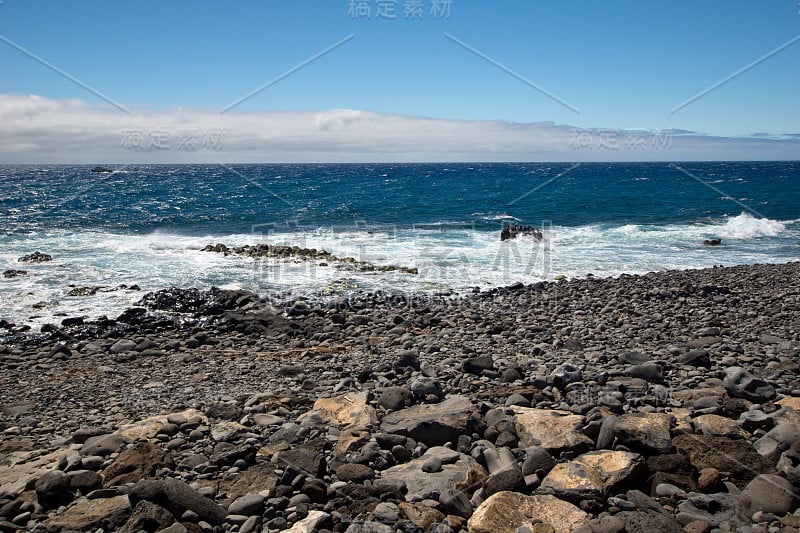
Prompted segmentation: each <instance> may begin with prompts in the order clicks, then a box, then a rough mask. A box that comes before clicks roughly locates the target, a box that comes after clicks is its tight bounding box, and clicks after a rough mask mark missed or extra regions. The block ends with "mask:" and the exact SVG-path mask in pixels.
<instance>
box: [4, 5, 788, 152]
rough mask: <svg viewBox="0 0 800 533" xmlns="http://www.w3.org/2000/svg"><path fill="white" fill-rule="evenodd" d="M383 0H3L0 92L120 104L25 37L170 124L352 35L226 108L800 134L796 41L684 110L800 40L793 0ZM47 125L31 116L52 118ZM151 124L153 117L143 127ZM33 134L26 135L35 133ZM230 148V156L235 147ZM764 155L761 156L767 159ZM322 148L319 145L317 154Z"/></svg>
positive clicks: (94, 106) (100, 105)
mask: <svg viewBox="0 0 800 533" xmlns="http://www.w3.org/2000/svg"><path fill="white" fill-rule="evenodd" d="M382 1H383V0H369V1H368V2H366V3H367V4H369V6H370V11H371V12H370V17H369V18H367V17H360V18H354V17H353V16H351V15H352V13H350V12H349V11H350V6H349V4H350V1H349V0H307V1H296V0H295V1H292V2H290V1H280V2H279V1H264V2H240V3H231V5H228V4H223V3H221V2H202V1H193V2H184V1H176V2H150V1H139V2H99V1H82V2H56V1H31V0H2V3H0V37H2V39H3V41H2V42H0V72H2V75H0V94H3V95H8V97H9V100H7V102H6V104H7V107H9V108H10V107H11V106H17V108H19V106H20V105H21V104H20V103H19V101H18V100H17V99H15V98H17V97H22V96H28V95H36V96H37V97H40V98H41V99H43V100H42V101H45V102H51V101H59V102H60V101H64V100H78V101H80V102H81V103H83V104H85V105H87V106H89V108H91V111H92V112H97V110H98V109H101V110H104V111H105V112H107V113H108V114H109V116H111V115H112V114H113V113H121V112H119V111H116V110H114V109H113V108H110V109H109V108H108V107H109V106H107V105H106V103H105V102H104V101H103V99H102V98H100V97H98V96H97V95H96V94H93V93H92V92H90V91H88V90H87V89H85V88H84V87H81V86H80V85H78V84H76V83H74V82H73V81H70V80H68V79H66V78H65V77H63V76H61V75H59V74H58V73H55V72H54V71H53V70H51V69H49V68H47V67H45V66H43V65H42V64H40V63H39V62H37V61H35V60H33V59H31V57H30V56H29V55H27V54H26V53H23V52H21V51H20V50H19V49H17V48H15V47H14V46H12V45H11V44H9V43H13V44H15V45H17V46H19V47H22V48H24V49H25V50H27V51H28V52H30V53H33V54H36V55H37V56H39V57H40V58H42V59H44V60H46V61H47V62H49V63H50V64H52V65H54V66H55V67H57V68H59V69H61V70H62V71H64V72H66V73H68V74H69V75H70V76H72V77H74V78H75V79H77V80H79V81H80V82H81V83H83V84H85V85H88V86H90V87H92V88H93V89H95V90H96V91H98V92H100V93H102V94H104V95H106V96H107V97H109V98H110V99H113V100H114V101H115V102H119V103H121V104H122V105H123V106H125V107H126V108H128V109H129V110H131V112H132V113H133V114H148V113H149V114H151V115H149V116H150V117H151V118H153V116H156V117H157V118H154V119H153V120H156V121H158V122H159V123H162V124H166V123H171V119H170V117H169V116H168V115H170V114H171V116H172V118H174V116H175V114H176V113H181V112H183V113H185V114H186V115H187V116H188V115H191V113H193V112H196V111H197V110H203V112H215V111H218V110H219V109H221V108H224V107H225V106H227V105H229V104H231V103H232V102H235V101H237V100H238V99H239V98H241V97H242V96H244V95H246V94H248V93H249V92H251V91H252V90H254V89H256V88H258V87H260V86H262V85H263V84H264V83H266V82H268V81H270V80H272V79H274V78H275V77H276V76H279V75H281V74H282V73H285V72H287V71H288V70H290V69H292V68H294V67H296V66H297V65H298V64H300V63H302V62H303V61H305V60H307V59H308V58H310V57H313V56H315V55H316V54H318V53H320V52H321V51H323V50H325V49H326V48H328V47H330V46H331V45H333V44H334V43H337V42H339V41H341V40H342V39H345V38H348V37H350V36H352V38H351V39H350V40H348V41H346V42H345V43H343V44H341V45H340V46H338V47H337V48H336V49H334V50H332V51H330V52H329V53H327V54H325V55H324V56H322V57H320V58H318V59H317V60H315V61H313V62H311V63H309V64H308V65H306V66H305V67H303V68H300V69H298V70H297V71H295V72H294V73H293V74H291V75H289V76H287V77H286V78H285V79H282V80H281V81H279V82H277V83H276V84H275V85H273V86H272V87H269V88H268V89H266V90H264V91H262V92H260V93H258V94H257V95H255V96H253V97H252V98H250V99H248V100H247V101H245V102H243V103H241V104H240V105H238V106H236V107H235V108H233V109H232V110H231V111H230V112H229V113H233V114H244V115H246V114H248V113H249V114H253V113H255V114H258V113H262V112H287V111H293V112H298V111H299V112H328V111H330V110H358V111H364V112H370V113H375V114H378V116H382V115H385V114H389V115H401V116H409V117H427V118H435V119H444V120H450V121H452V120H464V121H504V122H505V123H511V124H514V123H523V124H527V123H539V122H546V121H550V122H553V123H555V124H556V125H563V126H564V127H568V128H609V129H615V130H620V131H622V130H647V131H656V130H667V129H676V130H687V131H691V132H697V133H699V134H702V135H704V136H708V137H714V138H718V137H719V138H723V137H724V138H731V137H732V138H737V139H739V140H741V139H740V138H741V137H748V136H751V135H752V134H756V133H758V134H768V136H769V137H775V136H782V135H785V134H796V133H800V100H798V96H797V95H798V94H800V40H798V41H797V42H795V43H794V44H792V45H790V46H787V47H786V48H785V49H783V50H781V51H779V52H777V53H774V55H772V56H771V57H768V58H766V59H764V60H763V61H761V62H759V63H758V64H756V65H754V66H752V68H750V69H749V70H747V71H745V72H743V73H741V75H739V76H737V77H735V78H733V79H731V80H730V81H728V82H727V83H724V84H723V85H721V86H720V87H718V88H717V89H715V90H713V91H711V92H709V93H708V94H706V95H705V96H703V97H702V98H699V99H697V100H696V101H694V102H692V103H690V104H689V105H687V106H686V107H684V108H682V109H680V110H678V111H676V112H671V110H673V109H674V108H675V107H676V106H677V105H679V104H681V103H683V102H685V101H686V100H687V99H689V98H691V97H693V96H695V95H697V94H698V93H700V92H701V91H704V90H706V89H708V88H709V87H711V86H713V85H714V84H717V83H719V82H720V81H721V80H724V79H725V78H727V77H729V76H731V75H732V74H734V73H736V72H737V71H739V70H740V69H742V68H743V67H745V66H747V65H749V64H751V63H752V62H754V61H756V60H758V59H759V58H762V57H763V56H765V55H766V54H768V53H770V52H771V51H774V50H775V49H776V48H778V47H780V46H781V45H785V44H786V43H789V42H790V41H791V40H792V39H795V38H797V37H798V36H800V13H799V12H800V5H798V1H797V0H788V1H787V0H774V1H769V2H758V3H757V2H751V1H730V0H727V1H703V2H697V1H670V2H658V3H654V2H641V1H638V2H633V1H612V2H603V3H600V2H589V1H573V0H567V1H564V2H548V3H545V2H534V1H530V0H528V1H510V0H509V1H502V0H500V1H497V2H489V1H477V0H452V1H451V2H449V4H450V6H449V10H450V12H449V16H441V15H440V16H437V17H434V16H433V15H432V14H431V7H432V6H431V4H432V3H433V1H434V0H423V2H422V4H423V13H422V16H421V17H420V18H416V19H404V17H403V12H404V9H405V5H406V4H407V3H408V2H409V0H396V1H394V2H392V1H387V2H383V3H384V4H387V5H394V6H395V12H396V14H397V17H398V18H397V19H393V20H392V19H385V18H377V16H376V15H377V11H378V10H379V9H380V6H379V4H380V3H381V2H382ZM447 35H450V36H451V37H452V38H448V37H447ZM455 39H458V41H460V42H461V43H463V45H460V44H459V43H458V42H456V41H455ZM467 47H469V48H471V49H472V51H470V50H468V49H467ZM475 52H477V54H476V53H475ZM479 54H481V55H483V56H484V57H479ZM487 58H491V59H493V60H495V61H496V62H498V63H500V64H502V65H503V66H505V67H507V68H508V69H511V70H513V71H514V72H515V73H516V74H518V75H519V76H521V77H524V78H525V79H527V80H529V81H530V82H532V83H533V84H535V85H537V86H538V87H540V88H541V89H544V90H546V91H547V92H549V93H550V94H551V95H553V96H554V97H555V99H554V98H550V97H548V96H547V95H545V94H543V93H542V92H540V91H539V90H537V89H536V88H533V87H531V86H530V85H528V84H526V83H524V82H523V81H520V80H519V79H517V78H515V77H514V76H512V75H510V74H509V73H508V72H505V71H504V70H502V69H501V68H500V67H499V66H498V65H497V64H493V63H492V62H491V61H489V60H487ZM556 99H557V100H560V101H561V102H564V103H567V104H569V105H570V106H573V107H575V108H577V109H578V110H579V112H575V111H574V110H573V109H570V108H569V107H568V106H567V105H563V104H562V103H560V102H559V101H556ZM176 110H177V111H176ZM6 111H7V112H9V113H10V111H8V109H7V110H6ZM30 113H33V112H30ZM121 114H122V115H124V113H121ZM154 114H155V115H154ZM37 116H38V115H37ZM257 116H263V115H257ZM303 116H305V115H303ZM128 118H129V117H128ZM238 118H241V117H238ZM71 120H74V116H73V118H71ZM109 120H118V117H113V118H111V119H109ZM120 120H121V119H120ZM187 120H188V119H187ZM375 120H379V119H375ZM98 121H99V122H103V120H100V119H98ZM40 122H41V121H40ZM40 122H37V123H36V124H38V126H36V127H40V128H46V127H47V126H46V124H45V123H43V122H42V123H40ZM11 123H12V121H10V120H7V121H6V125H5V126H3V125H2V124H0V136H2V138H3V139H9V138H12V139H13V138H20V135H21V133H19V132H17V131H14V130H12V129H11V128H12V126H10V125H9V124H11ZM148 127H154V126H142V128H143V129H144V130H145V131H147V128H148ZM225 127H226V131H227V129H228V128H232V127H235V126H233V125H226V126H225ZM79 129H80V128H79ZM4 130H5V131H4ZM32 131H33V130H30V129H28V130H26V131H25V132H24V133H25V134H26V135H29V136H30V137H31V138H33V137H35V135H34V133H33V132H32ZM248 131H249V130H248ZM47 133H54V132H53V131H49V130H48V132H47ZM84 133H85V132H84ZM290 133H291V132H290ZM288 134H289V133H287V135H288ZM293 134H297V132H294V133H293ZM40 137H42V138H45V137H47V135H41V136H40ZM234 137H236V135H235V132H231V134H230V135H229V138H231V139H232V138H234ZM781 139H782V140H781V142H784V141H785V138H783V137H781ZM706 140H707V139H706ZM773 140H774V139H773ZM720 142H722V141H720ZM737 142H738V141H737ZM114 143H115V145H116V144H119V143H118V142H117V141H116V140H115V141H114ZM228 146H229V147H230V149H231V151H233V149H234V146H235V145H232V144H229V145H228ZM265 146H266V145H265ZM270 146H272V145H270ZM715 146H716V145H715ZM720 146H721V145H720ZM572 148H573V151H574V146H573V147H572ZM17 149H18V150H21V149H22V148H19V146H18V147H17ZM464 149H465V150H468V149H467V148H466V147H465V148H464ZM716 149H721V148H719V147H717V148H716ZM748 149H749V148H748V147H747V146H743V145H741V143H739V144H737V145H736V150H739V151H740V150H745V151H746V150H748ZM293 150H296V147H295V148H293ZM781 150H783V151H782V152H780V153H781V154H784V155H783V156H782V157H785V156H786V154H788V155H789V156H791V155H792V154H795V155H796V157H797V158H800V150H798V148H797V139H795V140H794V141H792V142H790V143H789V144H784V145H782V146H781ZM45 151H46V150H45ZM39 152H42V150H41V147H39ZM39 152H36V151H32V152H31V156H30V157H33V158H35V157H37V156H36V153H39ZM381 153H382V154H384V155H385V151H384V152H381ZM720 153H721V154H722V155H723V156H724V155H725V152H720ZM737 153H738V152H737ZM128 155H130V154H128ZM251 155H252V154H251ZM290 155H291V154H289V153H288V152H287V153H286V154H283V155H282V157H289V156H290ZM475 155H476V157H477V158H478V159H483V158H485V157H483V158H482V157H478V156H480V155H484V156H486V155H487V154H486V153H481V152H476V154H475ZM520 155H522V156H524V155H525V154H514V155H511V156H509V157H511V158H512V159H516V158H518V157H519V156H520ZM535 155H536V153H533V154H532V156H535ZM572 155H574V154H572ZM594 155H595V156H597V155H598V154H594ZM713 155H714V154H712V156H713ZM734 155H735V154H734ZM760 155H763V153H762V152H757V151H753V157H754V158H761V157H759V156H760ZM0 156H3V157H6V158H10V159H13V157H11V156H9V155H8V153H3V152H0ZM172 156H173V159H174V158H175V154H172ZM230 156H233V153H231V154H230ZM569 156H570V153H569V152H568V153H567V154H566V155H565V158H566V159H571V157H569ZM606 156H608V158H612V159H613V158H623V159H624V158H626V157H628V156H627V155H626V154H624V153H621V152H620V153H615V154H603V157H600V158H605V157H606ZM743 156H744V157H745V158H746V157H747V153H744V154H743ZM159 157H166V155H164V154H162V155H160V156H159ZM320 157H321V156H320V152H319V151H317V152H315V155H314V156H313V157H311V156H310V159H315V158H316V159H320ZM730 158H733V157H730ZM167 159H169V157H167ZM266 159H269V157H266ZM300 159H302V157H301V158H300ZM367 159H369V158H367Z"/></svg>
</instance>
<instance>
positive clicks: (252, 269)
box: [0, 213, 800, 323]
mask: <svg viewBox="0 0 800 533" xmlns="http://www.w3.org/2000/svg"><path fill="white" fill-rule="evenodd" d="M799 237H800V221H777V220H770V219H761V218H757V217H754V216H752V215H750V214H747V213H742V214H740V215H737V216H731V217H728V218H725V219H720V220H717V221H711V222H706V223H694V224H673V225H658V226H657V225H644V224H623V225H610V224H605V225H601V224H593V225H587V226H578V227H567V226H553V227H551V228H545V232H544V241H543V242H539V241H536V240H535V239H533V238H531V237H523V238H518V239H514V240H510V241H502V242H501V241H500V239H499V235H498V233H497V232H494V231H478V230H476V229H475V228H474V226H473V224H472V223H469V222H467V223H457V222H449V223H440V224H425V225H420V226H417V227H413V226H412V227H409V228H395V227H390V228H384V229H382V230H374V231H364V230H348V231H338V230H328V229H323V228H318V229H313V230H309V231H305V232H296V233H291V234H289V233H286V234H274V235H265V236H264V235H256V234H236V235H205V236H186V235H175V234H171V233H168V232H155V233H151V234H148V235H118V234H112V233H107V232H99V231H96V232H84V233H74V232H71V231H67V230H60V231H55V230H49V231H47V232H39V233H32V234H28V235H4V236H2V237H0V244H2V247H0V250H2V251H0V267H2V270H6V269H22V270H27V271H28V275H25V276H21V277H18V278H14V279H5V278H0V302H2V305H0V318H6V319H9V320H11V321H16V322H19V323H44V322H58V321H60V320H61V318H63V316H76V315H86V316H90V317H96V316H99V315H101V314H105V315H108V316H112V317H113V316H116V315H117V314H118V313H119V312H120V311H122V310H123V309H124V308H126V307H128V306H130V305H131V304H133V303H134V302H136V301H137V300H138V299H139V298H141V296H142V294H143V292H144V291H149V290H156V289H159V288H164V287H170V286H177V287H199V288H208V287H211V286H221V287H225V288H245V289H251V290H254V291H256V292H258V293H259V294H262V295H276V294H281V295H292V294H293V295H301V294H304V295H317V296H331V295H336V294H346V293H348V292H349V291H353V290H358V289H363V290H375V289H384V290H396V291H410V292H417V291H428V292H432V291H443V290H453V291H457V292H466V291H467V290H469V289H470V288H471V287H476V286H477V287H480V288H482V289H488V288H491V287H494V286H501V285H508V284H511V283H514V282H517V281H521V282H523V283H532V282H535V281H539V280H552V279H553V278H554V277H555V276H558V275H566V276H568V277H582V276H586V275H587V274H589V273H592V274H594V275H597V276H616V275H619V274H621V273H644V272H648V271H654V270H664V269H676V268H677V269H683V268H702V267H709V266H711V265H716V264H725V265H733V264H742V263H756V262H759V263H775V262H786V261H791V260H797V259H798V254H799V253H800V250H799V249H798V246H797V242H798V238H799ZM708 238H721V239H722V246H718V247H708V246H704V245H703V240H704V239H708ZM218 242H222V243H225V244H227V245H229V246H235V245H242V244H255V243H259V242H266V243H270V244H288V245H295V246H300V247H303V248H316V249H318V250H323V249H324V250H327V251H328V252H330V253H332V254H334V255H336V256H339V257H354V258H356V259H358V260H359V261H366V262H370V263H373V264H376V265H396V266H402V267H409V268H412V267H413V268H417V269H418V272H419V273H418V274H417V275H412V274H407V273H403V272H398V271H394V272H357V271H355V272H354V271H349V270H343V269H340V268H336V265H334V264H328V265H323V263H324V262H323V261H300V260H296V259H283V260H275V259H264V260H253V259H250V258H244V257H238V256H233V255H230V256H223V255H222V254H216V253H209V252H201V251H200V250H201V249H202V248H203V247H204V246H205V245H207V244H210V243H218ZM35 250H39V251H42V252H46V253H49V254H52V255H53V258H54V260H53V261H52V262H49V263H42V264H36V265H32V264H26V263H18V262H17V258H18V257H20V256H22V255H24V254H26V253H31V252H33V251H35ZM120 284H125V285H128V286H130V285H134V284H137V285H139V286H140V287H141V289H142V292H132V291H127V290H116V291H112V292H98V293H97V294H96V295H94V296H83V297H75V296H69V295H68V293H69V291H70V289H71V287H70V286H71V285H72V286H77V287H95V286H103V287H108V288H115V287H117V286H119V285H120ZM37 304H41V305H42V306H43V307H41V308H35V307H34V305H37ZM37 307H38V305H37ZM34 315H36V316H39V318H36V319H33V320H31V319H30V317H31V316H34Z"/></svg>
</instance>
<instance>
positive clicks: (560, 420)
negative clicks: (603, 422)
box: [511, 407, 594, 454]
mask: <svg viewBox="0 0 800 533" xmlns="http://www.w3.org/2000/svg"><path fill="white" fill-rule="evenodd" d="M511 409H512V411H513V413H514V427H515V428H516V430H517V435H518V436H519V441H520V442H521V443H522V444H523V445H524V446H525V447H529V446H537V445H538V446H541V447H542V448H544V449H545V450H547V451H548V452H549V453H552V454H558V453H561V452H562V451H567V450H569V451H573V452H577V453H580V452H583V451H587V450H590V449H591V448H592V447H594V443H593V442H592V439H590V438H589V437H587V436H586V435H584V434H583V433H581V427H582V426H583V420H584V419H583V417H582V416H580V415H574V414H572V413H570V412H569V411H558V410H548V409H533V408H528V407H512V408H511Z"/></svg>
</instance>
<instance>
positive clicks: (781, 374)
mask: <svg viewBox="0 0 800 533" xmlns="http://www.w3.org/2000/svg"><path fill="white" fill-rule="evenodd" d="M798 279H800V263H787V264H780V265H750V266H737V267H724V268H722V267H720V268H710V269H703V270H691V271H665V272H659V273H651V274H646V275H641V276H629V275H623V276H620V277H617V278H607V279H599V278H592V277H588V278H584V279H575V280H563V281H559V282H539V283H534V284H529V285H523V284H517V285H512V286H508V287H505V288H498V289H492V290H490V291H486V292H483V293H480V294H474V295H470V296H461V297H444V296H443V297H435V296H404V295H393V294H390V293H383V292H373V293H364V294H362V295H360V296H356V297H352V298H349V299H344V298H340V299H334V300H332V301H329V302H326V303H324V304H323V303H315V302H313V301H311V300H308V301H305V300H302V299H301V300H296V301H289V302H282V303H279V302H275V301H265V300H263V299H261V298H259V297H258V296H257V295H256V294H254V293H251V292H248V291H244V290H220V289H212V290H208V291H201V290H193V289H165V290H162V291H157V292H152V293H148V294H146V295H144V297H143V298H142V300H141V301H140V302H139V303H138V304H137V305H136V306H135V307H132V308H130V309H128V310H126V311H125V312H123V313H122V314H121V315H120V316H118V317H114V318H100V319H97V320H83V319H80V318H75V319H70V318H67V319H65V320H64V321H63V322H62V324H60V325H49V326H45V327H43V328H42V332H41V333H37V334H35V335H32V334H31V333H30V332H26V333H16V332H15V329H14V327H15V326H14V325H12V324H8V323H6V324H4V328H5V330H4V331H5V333H6V336H5V337H4V344H2V345H0V369H1V370H0V531H17V530H27V531H97V532H100V531H124V532H134V531H142V530H143V531H169V532H182V531H192V532H196V531H204V532H211V531H239V532H254V531H255V532H268V531H291V532H293V533H297V532H312V531H319V532H327V531H336V532H341V531H347V532H387V533H389V532H396V531H403V532H410V531H420V532H422V531H425V532H427V531H436V532H441V533H445V532H453V533H455V532H459V531H461V532H476V533H477V532H487V533H488V532H510V533H511V532H518V533H524V532H558V533H560V532H568V531H578V532H585V533H589V532H623V531H628V532H638V531H668V532H670V531H674V532H680V531H686V532H698V533H699V532H706V531H743V532H746V531H753V532H755V531H798V528H800V512H798V504H799V503H800V499H799V496H798V494H799V493H800V468H798V465H800V444H798V442H800V377H798V362H799V361H798V354H799V353H800V312H798V310H799V309H798V305H800V303H798V298H800V286H799V285H800V284H798Z"/></svg>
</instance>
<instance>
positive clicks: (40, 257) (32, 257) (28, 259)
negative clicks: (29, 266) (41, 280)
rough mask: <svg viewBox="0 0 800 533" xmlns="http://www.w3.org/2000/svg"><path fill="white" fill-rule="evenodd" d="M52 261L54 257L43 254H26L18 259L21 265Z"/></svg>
mask: <svg viewBox="0 0 800 533" xmlns="http://www.w3.org/2000/svg"><path fill="white" fill-rule="evenodd" d="M52 260H53V256H52V255H50V254H43V253H42V252H33V253H32V254H26V255H23V256H22V257H20V258H19V259H17V261H18V262H20V263H46V262H47V261H52Z"/></svg>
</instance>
